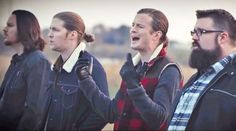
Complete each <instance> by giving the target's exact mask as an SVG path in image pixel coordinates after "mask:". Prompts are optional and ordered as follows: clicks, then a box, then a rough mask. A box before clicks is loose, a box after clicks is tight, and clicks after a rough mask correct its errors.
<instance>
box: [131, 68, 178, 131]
mask: <svg viewBox="0 0 236 131" xmlns="http://www.w3.org/2000/svg"><path fill="white" fill-rule="evenodd" d="M180 81H181V75H180V72H179V70H178V69H177V68H176V66H168V67H167V68H166V69H165V70H164V71H163V73H162V74H161V77H160V79H159V82H158V85H157V87H156V89H155V92H154V95H153V100H152V99H150V97H149V96H148V95H147V94H146V92H145V90H144V89H143V88H142V87H137V88H134V89H127V91H128V94H129V96H130V98H131V99H132V101H133V104H134V106H135V107H136V108H137V110H138V111H139V113H140V114H141V117H142V118H143V119H144V121H145V122H146V123H147V125H148V126H149V127H150V128H151V129H153V130H157V129H159V128H160V126H161V124H162V123H163V122H165V121H166V119H167V117H168V115H169V112H170V107H171V104H172V102H173V100H174V97H175V95H176V92H177V89H179V86H180Z"/></svg>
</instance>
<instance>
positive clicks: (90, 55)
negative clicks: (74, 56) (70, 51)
mask: <svg viewBox="0 0 236 131" xmlns="http://www.w3.org/2000/svg"><path fill="white" fill-rule="evenodd" d="M82 58H88V59H91V58H92V59H93V67H94V68H103V67H102V65H101V63H100V62H99V60H98V59H97V58H96V57H95V56H94V55H92V54H90V53H89V52H87V51H84V53H83V55H82Z"/></svg>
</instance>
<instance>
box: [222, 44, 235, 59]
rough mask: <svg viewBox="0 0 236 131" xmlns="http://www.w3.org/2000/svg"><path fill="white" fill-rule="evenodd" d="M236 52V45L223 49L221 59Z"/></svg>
mask: <svg viewBox="0 0 236 131" xmlns="http://www.w3.org/2000/svg"><path fill="white" fill-rule="evenodd" d="M233 52H236V47H230V48H227V49H225V50H223V51H222V55H221V57H220V58H219V60H221V59H223V58H224V57H226V56H228V55H229V54H231V53H233Z"/></svg>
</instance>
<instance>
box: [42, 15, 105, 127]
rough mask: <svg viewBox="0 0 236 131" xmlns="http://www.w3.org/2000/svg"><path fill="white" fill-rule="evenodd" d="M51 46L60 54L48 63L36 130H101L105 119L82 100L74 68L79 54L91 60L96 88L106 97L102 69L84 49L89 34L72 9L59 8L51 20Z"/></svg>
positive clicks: (83, 97)
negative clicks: (54, 60)
mask: <svg viewBox="0 0 236 131" xmlns="http://www.w3.org/2000/svg"><path fill="white" fill-rule="evenodd" d="M48 37H49V46H50V48H51V50H53V51H56V52H59V53H60V56H59V57H58V58H57V60H56V62H55V63H54V65H53V67H52V71H51V74H50V80H49V83H50V84H49V87H48V89H47V90H46V91H45V93H44V94H45V97H41V98H42V99H43V100H44V101H42V102H43V104H42V105H43V106H44V116H43V118H42V122H43V123H42V124H41V129H40V130H48V131H51V130H52V131H54V130H56V131H71V130H91V131H93V130H101V129H102V128H103V127H104V126H105V124H106V122H105V121H104V119H103V118H102V117H100V116H99V115H98V114H96V113H95V112H94V111H93V109H92V108H91V105H90V103H89V102H88V101H87V100H86V98H85V96H84V95H83V93H82V92H81V91H80V90H79V88H81V87H80V86H79V84H78V78H77V76H76V72H75V69H76V68H77V65H78V64H79V63H78V59H79V58H87V59H91V60H92V65H91V68H92V69H91V70H90V72H91V75H92V78H93V79H94V81H95V82H96V84H97V85H98V90H99V91H101V92H103V93H104V94H105V95H106V96H107V97H108V96H109V93H108V85H107V79H106V73H105V71H104V69H103V67H102V65H101V64H100V63H99V61H98V60H97V59H96V58H95V57H94V56H92V55H91V54H89V53H88V52H87V51H85V48H86V45H85V43H84V42H83V40H84V41H86V42H92V41H94V38H93V37H92V35H90V34H87V33H85V25H84V22H83V20H82V18H81V17H80V16H79V15H78V14H76V13H74V12H60V13H58V14H56V15H55V16H54V17H53V19H52V22H51V26H50V31H49V33H48Z"/></svg>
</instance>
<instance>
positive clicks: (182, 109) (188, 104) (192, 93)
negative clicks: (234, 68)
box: [168, 53, 236, 130]
mask: <svg viewBox="0 0 236 131" xmlns="http://www.w3.org/2000/svg"><path fill="white" fill-rule="evenodd" d="M235 55H236V53H232V54H230V55H229V56H227V57H225V58H224V59H222V60H220V61H219V62H217V63H215V64H214V65H212V66H211V67H209V68H208V70H207V71H206V72H205V73H204V74H203V75H201V76H200V77H199V78H198V80H196V81H195V82H194V83H193V84H192V86H190V87H189V88H187V89H186V90H185V91H184V92H183V94H182V96H181V98H180V100H179V103H178V105H177V108H176V110H175V112H174V116H173V117H172V119H171V122H170V125H169V128H168V130H185V128H186V126H187V124H188V121H189V119H190V116H191V114H192V112H193V108H194V106H195V104H196V102H197V99H198V97H199V95H200V94H201V92H202V91H203V90H204V89H205V88H206V86H207V84H208V83H210V81H211V80H212V79H213V78H214V77H215V76H216V75H217V74H218V73H219V72H220V71H221V70H222V69H223V68H224V67H225V65H226V64H228V63H229V62H230V61H231V60H232V59H233V58H234V57H235Z"/></svg>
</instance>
